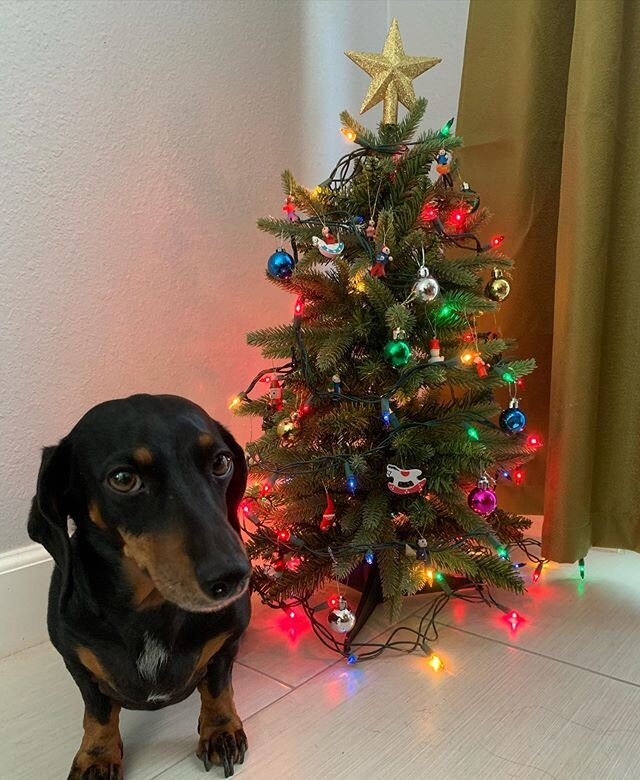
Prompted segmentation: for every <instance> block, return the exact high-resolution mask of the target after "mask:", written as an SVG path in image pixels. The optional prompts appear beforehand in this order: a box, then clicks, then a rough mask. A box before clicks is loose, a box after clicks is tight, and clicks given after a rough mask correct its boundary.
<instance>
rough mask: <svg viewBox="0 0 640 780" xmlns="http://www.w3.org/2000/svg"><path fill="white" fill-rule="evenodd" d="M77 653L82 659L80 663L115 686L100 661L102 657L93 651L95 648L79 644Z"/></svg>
mask: <svg viewBox="0 0 640 780" xmlns="http://www.w3.org/2000/svg"><path fill="white" fill-rule="evenodd" d="M76 655H77V656H78V658H79V659H80V663H81V664H82V665H83V666H84V668H85V669H88V670H89V671H90V672H91V674H92V675H93V676H94V677H95V678H96V679H97V680H100V681H102V682H106V683H107V685H108V686H109V687H110V688H114V684H113V679H112V678H111V675H110V674H109V672H107V671H106V669H105V668H104V666H103V665H102V663H101V662H100V659H99V658H98V656H97V655H96V654H95V653H94V652H93V650H89V648H88V647H83V646H82V645H79V646H78V647H76Z"/></svg>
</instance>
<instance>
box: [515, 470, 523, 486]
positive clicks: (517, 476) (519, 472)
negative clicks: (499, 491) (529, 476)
mask: <svg viewBox="0 0 640 780" xmlns="http://www.w3.org/2000/svg"><path fill="white" fill-rule="evenodd" d="M523 479H524V471H523V470H522V469H516V470H515V471H514V472H513V481H514V482H515V483H516V485H521V484H522V480H523Z"/></svg>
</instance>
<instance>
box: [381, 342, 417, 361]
mask: <svg viewBox="0 0 640 780" xmlns="http://www.w3.org/2000/svg"><path fill="white" fill-rule="evenodd" d="M384 359H385V360H386V361H387V362H388V363H391V365H392V366H393V367H394V368H402V366H406V365H407V363H408V362H409V361H410V360H411V348H410V347H409V345H408V344H407V342H406V341H402V339H393V341H388V342H387V343H386V345H385V348H384Z"/></svg>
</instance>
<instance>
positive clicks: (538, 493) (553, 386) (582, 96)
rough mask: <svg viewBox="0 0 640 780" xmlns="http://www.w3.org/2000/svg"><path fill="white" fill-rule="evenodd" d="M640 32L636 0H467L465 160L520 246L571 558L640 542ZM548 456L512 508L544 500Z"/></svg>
mask: <svg viewBox="0 0 640 780" xmlns="http://www.w3.org/2000/svg"><path fill="white" fill-rule="evenodd" d="M639 41H640V2H637V0H564V2H562V3H557V2H551V1H550V0H519V2H511V1H510V0H472V2H471V9H470V17H469V28H468V32H467V49H466V52H465V66H464V74H463V85H462V94H461V100H460V113H459V123H458V130H459V132H460V133H461V134H462V135H463V136H464V138H465V142H466V144H467V146H466V150H465V152H464V153H463V154H464V159H463V164H464V171H465V176H470V175H471V174H470V173H469V172H468V171H469V169H471V170H476V171H477V174H476V175H477V181H478V184H477V186H478V189H479V190H480V191H481V192H482V194H483V196H484V198H485V202H486V203H487V204H489V205H490V206H491V208H492V209H494V210H495V213H496V214H498V215H499V217H500V232H501V233H504V234H505V236H507V238H506V239H505V248H506V251H507V252H509V254H511V255H512V256H513V257H514V258H515V260H516V264H517V267H516V275H515V278H514V285H513V287H514V288H515V292H514V293H513V294H512V296H511V297H510V298H509V300H508V301H507V302H506V303H505V304H504V305H503V307H502V311H501V313H500V318H499V319H500V323H501V324H502V325H503V327H504V330H505V332H508V333H515V334H516V335H517V336H518V337H519V341H520V344H521V350H520V351H521V353H522V354H523V355H528V354H533V355H535V356H536V357H537V358H538V360H539V362H540V370H539V371H538V372H536V375H535V378H534V380H533V381H532V382H531V387H530V388H528V389H527V390H526V391H525V393H524V394H523V403H522V406H523V408H525V409H526V410H527V411H528V412H529V416H530V419H531V421H532V422H533V423H535V424H537V425H538V426H539V428H540V429H542V430H543V431H545V432H546V430H548V434H546V435H545V439H546V447H545V453H546V460H547V464H546V466H547V468H546V480H545V481H544V515H545V521H544V526H543V554H544V555H545V556H546V557H549V558H551V559H553V560H557V561H563V562H570V561H574V560H576V559H577V558H579V557H582V556H584V555H585V554H586V552H587V551H588V549H589V547H590V546H591V545H599V546H607V547H622V548H627V549H635V550H640V500H639V499H640V496H639V495H638V494H639V493H640V389H639V386H638V385H639V382H638V380H639V378H640V340H639V339H638V333H637V332H638V326H639V324H640V316H639V315H638V301H639V300H640V262H639V261H638V259H637V255H638V254H640V222H639V220H638V213H639V208H640V185H639V184H638V175H637V173H636V171H637V169H638V166H639V165H640V133H639V132H638V128H639V126H640V125H639V120H640V46H639V45H638V42H639ZM487 169H490V170H491V172H492V175H491V177H488V176H487V174H486V171H487ZM483 171H484V173H483ZM493 174H495V175H493ZM481 180H482V181H481ZM487 184H488V186H487ZM505 214H507V217H504V215H505ZM505 222H506V224H505ZM503 224H504V229H502V228H503ZM507 241H508V242H509V243H507ZM551 334H553V337H552V340H551ZM547 418H548V428H547V425H546V424H545V423H546V420H547ZM542 466H543V464H542V462H541V461H540V462H539V463H538V464H537V465H536V466H534V467H533V469H530V471H531V477H532V478H531V479H530V480H529V488H528V492H525V493H524V495H523V496H522V498H521V497H519V496H518V497H516V495H515V491H514V492H513V493H512V495H511V499H510V500H511V508H516V509H518V510H519V511H526V512H532V511H536V510H537V509H538V508H539V507H540V506H541V499H542V493H543V490H542V488H543V475H542ZM516 501H517V504H515V505H514V502H516Z"/></svg>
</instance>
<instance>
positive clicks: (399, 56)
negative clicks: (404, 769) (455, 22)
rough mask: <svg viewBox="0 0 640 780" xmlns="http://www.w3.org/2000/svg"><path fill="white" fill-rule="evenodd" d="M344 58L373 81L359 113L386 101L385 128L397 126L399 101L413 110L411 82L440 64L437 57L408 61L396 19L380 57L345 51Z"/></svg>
mask: <svg viewBox="0 0 640 780" xmlns="http://www.w3.org/2000/svg"><path fill="white" fill-rule="evenodd" d="M345 54H346V55H347V57H348V58H349V59H350V60H352V61H353V62H355V64H356V65H357V66H358V67H359V68H362V70H364V71H365V72H366V73H368V74H369V75H370V76H371V77H372V79H371V84H369V89H368V90H367V94H366V95H365V98H364V101H363V103H362V107H361V108H360V113H361V114H364V112H365V111H368V110H369V109H370V108H373V106H375V105H377V104H378V103H380V101H382V100H384V107H383V111H382V121H383V122H384V123H385V124H396V123H397V122H398V101H400V103H402V105H403V106H405V108H408V109H411V108H413V106H414V104H415V102H416V93H415V92H414V91H413V84H412V81H413V80H414V79H416V78H418V76H420V74H422V73H424V72H425V71H427V70H429V69H430V68H433V66H434V65H437V64H438V63H439V62H440V61H441V60H440V59H439V58H438V57H408V56H407V55H406V54H405V53H404V46H403V45H402V39H401V38H400V28H399V27H398V20H397V19H394V20H393V21H392V22H391V27H390V28H389V32H388V33H387V40H386V41H385V42H384V48H383V49H382V53H381V54H373V53H371V52H364V51H346V52H345Z"/></svg>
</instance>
